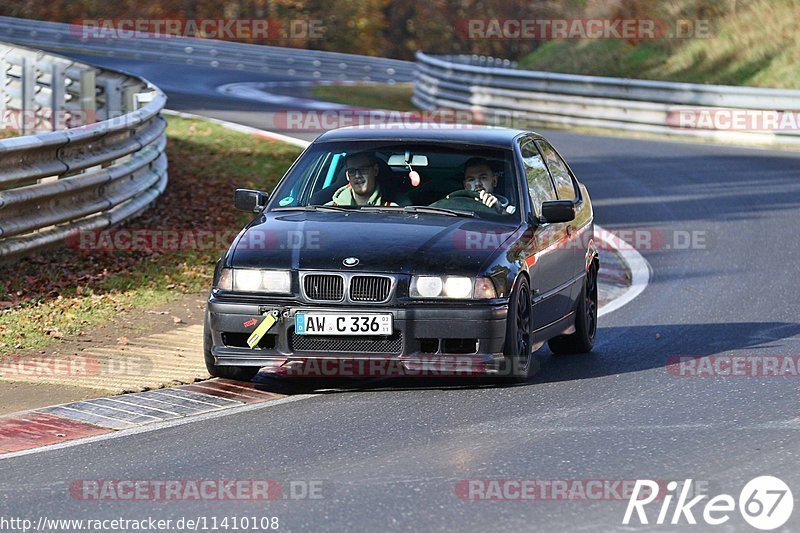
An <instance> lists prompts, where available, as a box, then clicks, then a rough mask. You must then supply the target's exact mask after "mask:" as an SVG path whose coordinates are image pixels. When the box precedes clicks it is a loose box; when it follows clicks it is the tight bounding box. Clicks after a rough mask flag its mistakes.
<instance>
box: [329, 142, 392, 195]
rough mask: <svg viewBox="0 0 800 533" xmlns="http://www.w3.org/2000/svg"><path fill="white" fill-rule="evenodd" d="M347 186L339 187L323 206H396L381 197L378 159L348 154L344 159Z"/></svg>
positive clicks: (366, 155)
mask: <svg viewBox="0 0 800 533" xmlns="http://www.w3.org/2000/svg"><path fill="white" fill-rule="evenodd" d="M344 164H345V174H346V176H347V185H343V186H342V187H340V188H339V189H338V190H337V191H336V192H335V193H333V198H331V201H330V202H328V203H327V204H325V205H340V206H356V205H397V204H396V203H394V202H388V201H385V200H384V199H383V198H382V197H381V188H380V185H379V184H378V171H379V167H378V159H377V158H376V157H375V156H373V155H370V154H366V153H358V154H349V155H347V156H346V157H345V163H344Z"/></svg>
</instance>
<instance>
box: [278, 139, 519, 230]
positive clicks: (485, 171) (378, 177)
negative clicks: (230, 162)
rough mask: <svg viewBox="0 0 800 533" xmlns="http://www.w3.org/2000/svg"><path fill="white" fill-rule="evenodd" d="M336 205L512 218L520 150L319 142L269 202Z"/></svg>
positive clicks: (317, 207)
mask: <svg viewBox="0 0 800 533" xmlns="http://www.w3.org/2000/svg"><path fill="white" fill-rule="evenodd" d="M331 208H334V209H337V210H345V209H347V210H350V209H364V210H365V211H370V212H373V211H399V212H414V213H426V214H433V215H443V216H469V217H477V218H493V219H494V218H496V219H498V220H501V219H502V220H504V221H511V220H514V219H517V218H519V211H520V210H519V192H518V187H517V179H516V171H515V168H514V160H513V154H512V152H511V150H501V149H496V148H487V147H484V146H475V145H467V144H442V143H437V144H435V145H434V144H430V143H427V144H426V143H421V144H420V143H418V144H409V143H401V142H398V141H391V142H375V141H371V142H364V141H360V142H353V141H349V142H335V143H318V144H315V145H312V146H311V147H310V148H309V149H308V150H307V151H306V152H305V153H304V154H303V156H302V157H301V159H300V160H298V161H297V163H296V164H295V165H294V166H293V167H292V169H291V171H290V172H289V174H288V175H287V176H286V177H285V178H284V179H283V180H282V181H281V183H280V185H279V186H278V188H277V189H276V191H275V193H274V194H273V197H272V199H271V200H270V203H269V206H268V209H269V210H270V211H276V210H277V211H280V210H293V209H305V210H331Z"/></svg>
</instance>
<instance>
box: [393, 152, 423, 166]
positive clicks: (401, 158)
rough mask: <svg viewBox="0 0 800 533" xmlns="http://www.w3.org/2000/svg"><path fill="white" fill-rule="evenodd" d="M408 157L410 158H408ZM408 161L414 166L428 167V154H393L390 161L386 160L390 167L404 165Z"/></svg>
mask: <svg viewBox="0 0 800 533" xmlns="http://www.w3.org/2000/svg"><path fill="white" fill-rule="evenodd" d="M406 157H408V159H406ZM406 163H408V164H410V165H411V166H412V167H427V166H428V156H426V155H422V154H413V155H409V156H406V155H405V154H392V155H390V156H389V161H387V162H386V164H387V165H389V166H390V167H404V166H406Z"/></svg>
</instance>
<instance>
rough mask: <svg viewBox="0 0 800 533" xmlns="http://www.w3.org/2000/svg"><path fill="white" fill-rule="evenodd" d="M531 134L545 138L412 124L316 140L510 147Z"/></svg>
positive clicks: (342, 131) (356, 129) (355, 129)
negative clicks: (518, 138) (519, 137)
mask: <svg viewBox="0 0 800 533" xmlns="http://www.w3.org/2000/svg"><path fill="white" fill-rule="evenodd" d="M525 133H527V134H530V135H533V136H535V137H537V138H542V136H541V135H539V134H537V133H534V132H528V131H524V130H518V129H512V128H500V127H495V126H476V125H467V124H428V125H422V126H418V125H409V124H404V123H396V124H391V123H390V124H375V125H365V126H348V127H346V128H338V129H335V130H330V131H326V132H325V133H323V134H322V135H320V136H319V137H317V139H316V140H315V141H314V142H315V143H319V142H334V141H402V142H443V143H464V144H481V145H486V146H497V147H502V148H509V147H510V146H511V143H512V142H513V140H514V139H515V138H516V137H517V136H518V135H521V134H525Z"/></svg>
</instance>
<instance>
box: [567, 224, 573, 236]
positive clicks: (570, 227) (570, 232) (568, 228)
mask: <svg viewBox="0 0 800 533" xmlns="http://www.w3.org/2000/svg"><path fill="white" fill-rule="evenodd" d="M567 237H572V225H571V224H570V225H567Z"/></svg>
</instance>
